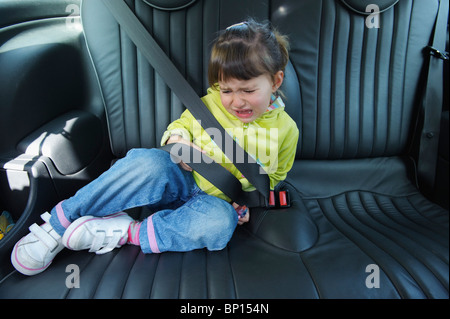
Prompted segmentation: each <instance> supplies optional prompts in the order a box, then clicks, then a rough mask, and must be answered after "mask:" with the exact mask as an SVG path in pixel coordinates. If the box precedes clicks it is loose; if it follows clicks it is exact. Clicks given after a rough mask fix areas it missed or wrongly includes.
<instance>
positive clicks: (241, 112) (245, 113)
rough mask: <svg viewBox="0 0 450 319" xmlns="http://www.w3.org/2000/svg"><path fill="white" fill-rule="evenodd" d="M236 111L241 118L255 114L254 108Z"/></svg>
mask: <svg viewBox="0 0 450 319" xmlns="http://www.w3.org/2000/svg"><path fill="white" fill-rule="evenodd" d="M235 113H236V115H237V116H238V117H240V118H249V117H251V116H252V115H253V111H252V110H239V111H235Z"/></svg>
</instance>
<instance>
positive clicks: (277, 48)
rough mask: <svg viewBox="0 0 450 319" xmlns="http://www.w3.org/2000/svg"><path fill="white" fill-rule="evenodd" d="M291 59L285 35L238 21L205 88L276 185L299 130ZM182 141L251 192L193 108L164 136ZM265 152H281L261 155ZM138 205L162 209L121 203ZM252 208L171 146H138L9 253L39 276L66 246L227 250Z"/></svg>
mask: <svg viewBox="0 0 450 319" xmlns="http://www.w3.org/2000/svg"><path fill="white" fill-rule="evenodd" d="M287 62H288V42H287V39H286V37H284V36H282V35H280V34H279V33H278V32H276V31H272V30H271V28H270V27H269V26H268V25H266V24H260V23H257V22H255V21H249V22H243V23H239V24H236V25H233V26H231V27H229V28H227V29H226V30H224V31H222V33H221V34H220V35H219V37H218V39H217V40H216V42H215V44H214V46H213V48H212V53H211V58H210V61H209V69H208V80H209V84H210V88H209V89H208V94H207V95H206V96H205V97H203V102H204V103H205V105H206V106H207V107H208V109H209V110H210V111H211V112H212V113H213V114H214V116H215V117H216V118H217V120H218V121H219V123H220V124H221V125H222V126H223V127H224V128H225V130H226V131H227V132H228V133H229V134H231V135H232V136H233V138H234V139H235V140H236V142H238V143H239V144H240V145H241V146H242V147H243V148H244V149H245V150H246V151H247V152H249V154H251V155H252V156H254V157H255V158H256V160H257V162H258V163H259V164H260V165H261V167H262V169H263V170H264V171H265V172H266V173H267V174H269V178H270V184H271V188H273V187H275V186H276V184H277V183H278V182H280V181H281V180H284V179H285V178H286V174H287V173H288V171H289V170H290V169H291V167H292V164H293V161H294V157H295V152H296V148H297V140H298V136H299V131H298V129H297V126H296V124H295V122H294V121H293V120H292V119H291V118H290V117H289V116H288V115H287V113H286V112H285V111H284V104H283V101H282V99H281V97H280V95H279V87H280V86H281V84H282V82H283V78H284V69H285V66H286V64H287ZM269 132H270V134H269ZM261 140H264V143H261ZM175 142H178V143H185V144H191V145H193V146H194V147H196V148H198V149H201V150H202V152H204V153H205V154H207V155H209V156H211V157H212V158H213V159H214V160H215V161H216V162H218V163H220V164H221V165H223V166H225V167H226V168H227V169H228V170H229V171H230V172H232V173H233V174H234V175H235V176H236V177H237V178H238V179H239V180H240V182H241V184H242V187H243V189H244V190H245V191H251V190H254V187H253V186H252V185H251V184H250V183H249V182H248V180H247V179H246V178H245V176H244V175H245V172H239V171H238V170H237V169H236V167H235V166H234V165H233V164H232V163H229V161H227V159H226V158H225V155H224V154H223V152H222V151H221V150H220V148H218V146H217V145H216V144H215V143H214V142H213V141H212V140H211V138H210V136H208V134H206V132H205V130H203V129H202V128H201V127H200V126H199V124H198V122H197V121H196V120H195V119H194V118H193V117H192V115H191V113H190V112H189V111H187V110H186V111H185V112H184V113H183V114H182V115H181V117H180V118H179V119H178V120H176V121H174V122H173V123H171V124H170V125H169V126H168V128H167V131H166V132H165V133H164V136H163V138H162V141H161V144H162V145H164V144H166V143H175ZM268 153H270V154H274V153H275V154H276V156H275V157H274V156H269V157H268V158H267V156H262V155H266V154H268ZM243 174H244V175H243ZM141 206H148V207H149V208H150V209H151V211H152V212H155V213H154V214H152V215H151V216H149V217H148V218H146V219H144V220H143V221H135V220H133V219H132V218H131V217H130V216H128V215H127V214H126V213H124V212H123V211H124V210H126V209H129V208H132V207H141ZM118 212H119V213H118ZM245 212H246V214H245V215H244V214H242V207H238V205H237V204H235V203H231V200H230V199H229V198H228V197H227V196H226V195H224V194H223V193H222V192H221V191H220V190H219V189H217V188H216V187H214V186H213V185H212V184H211V183H210V182H209V181H207V180H205V179H204V178H203V177H202V176H200V175H199V174H197V173H196V172H195V171H192V169H191V168H190V167H189V166H188V165H187V164H185V163H183V162H181V163H179V165H177V164H175V163H174V162H172V160H171V157H170V154H169V153H167V152H165V151H163V150H159V149H132V150H131V151H129V152H128V154H127V155H126V157H124V158H123V159H121V160H119V161H117V162H116V163H115V164H114V165H113V166H112V167H111V168H110V169H109V170H108V171H106V172H105V173H103V174H102V175H101V176H100V177H98V178H97V179H96V180H94V181H92V182H91V183H90V184H88V185H86V186H85V187H83V188H82V189H80V190H79V191H78V192H77V193H76V194H75V195H74V196H73V197H71V198H69V199H67V200H64V201H62V202H60V203H59V204H57V205H56V207H54V208H53V209H52V211H51V214H49V213H44V214H42V219H43V220H44V221H45V223H44V224H43V225H41V226H38V225H37V224H33V225H32V226H30V228H29V229H30V231H31V232H30V233H29V234H28V235H26V236H25V237H23V238H22V239H21V240H20V241H19V242H18V243H16V245H15V247H14V249H13V252H12V255H11V260H12V263H13V265H14V267H15V268H16V269H17V270H18V271H19V272H21V273H23V274H26V275H34V274H38V273H40V272H42V271H44V270H45V269H46V268H47V267H48V266H49V265H50V263H51V262H52V260H53V259H54V257H55V256H56V255H57V254H58V253H59V252H60V251H61V250H62V249H63V248H64V247H67V248H69V249H72V250H81V249H89V251H91V252H96V253H97V254H102V253H106V252H108V251H111V250H112V249H114V248H116V247H120V246H122V245H124V244H126V243H129V244H134V245H139V246H140V247H141V249H142V251H143V252H144V253H160V252H164V251H190V250H194V249H200V248H205V247H206V248H207V249H208V250H220V249H223V248H224V247H225V246H226V245H227V243H228V241H229V240H230V238H231V236H232V234H233V232H234V230H235V228H236V225H237V224H242V223H245V222H247V221H248V220H249V218H250V213H249V212H248V210H247V211H245ZM238 213H239V215H238Z"/></svg>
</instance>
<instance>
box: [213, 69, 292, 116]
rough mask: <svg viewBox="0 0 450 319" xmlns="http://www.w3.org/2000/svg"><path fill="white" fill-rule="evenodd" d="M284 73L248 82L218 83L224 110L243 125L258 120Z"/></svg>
mask: <svg viewBox="0 0 450 319" xmlns="http://www.w3.org/2000/svg"><path fill="white" fill-rule="evenodd" d="M283 78H284V73H283V71H278V72H277V73H276V74H275V76H274V77H273V79H272V77H271V76H270V75H266V74H263V75H260V76H258V77H256V78H253V79H250V80H238V79H230V80H228V81H219V88H220V99H221V101H222V104H223V106H224V107H225V109H226V110H227V111H228V112H229V113H230V114H232V115H234V116H235V117H237V118H238V119H239V120H241V122H243V123H250V122H253V121H254V120H256V119H257V118H259V117H260V116H261V115H262V114H263V113H264V112H265V111H266V110H267V108H268V107H269V105H270V98H271V96H272V94H273V93H275V92H276V90H277V89H278V88H279V87H280V86H281V84H282V83H283Z"/></svg>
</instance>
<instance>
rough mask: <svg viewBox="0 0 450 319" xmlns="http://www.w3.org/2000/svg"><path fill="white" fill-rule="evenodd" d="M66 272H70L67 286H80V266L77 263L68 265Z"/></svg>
mask: <svg viewBox="0 0 450 319" xmlns="http://www.w3.org/2000/svg"><path fill="white" fill-rule="evenodd" d="M66 273H70V274H69V275H68V276H67V277H66V287H67V288H69V289H71V288H80V267H78V265H75V264H70V265H67V267H66Z"/></svg>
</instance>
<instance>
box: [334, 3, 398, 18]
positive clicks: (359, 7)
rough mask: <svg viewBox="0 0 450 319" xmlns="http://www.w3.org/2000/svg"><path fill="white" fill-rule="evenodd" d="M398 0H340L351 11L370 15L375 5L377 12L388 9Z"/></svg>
mask: <svg viewBox="0 0 450 319" xmlns="http://www.w3.org/2000/svg"><path fill="white" fill-rule="evenodd" d="M398 1H399V0H341V2H342V3H343V4H345V5H346V6H347V7H348V8H350V9H351V10H352V11H355V12H357V13H359V14H364V15H370V14H371V13H373V11H372V10H373V7H374V5H376V6H377V7H378V9H379V10H380V11H379V12H380V13H381V12H384V11H386V10H389V9H390V8H392V7H393V6H395V5H396V4H397V2H398Z"/></svg>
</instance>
